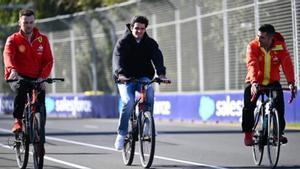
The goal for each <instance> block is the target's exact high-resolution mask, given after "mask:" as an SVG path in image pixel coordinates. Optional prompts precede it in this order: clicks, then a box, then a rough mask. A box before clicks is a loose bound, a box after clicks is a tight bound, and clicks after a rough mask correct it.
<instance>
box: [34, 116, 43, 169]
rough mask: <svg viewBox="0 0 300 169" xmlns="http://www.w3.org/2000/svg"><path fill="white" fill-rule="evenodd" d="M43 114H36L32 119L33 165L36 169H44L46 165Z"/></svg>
mask: <svg viewBox="0 0 300 169" xmlns="http://www.w3.org/2000/svg"><path fill="white" fill-rule="evenodd" d="M42 120H43V118H42V115H41V113H34V116H33V119H32V132H33V163H34V169H42V168H43V164H44V155H45V147H44V137H45V134H44V133H45V132H44V123H43V121H42Z"/></svg>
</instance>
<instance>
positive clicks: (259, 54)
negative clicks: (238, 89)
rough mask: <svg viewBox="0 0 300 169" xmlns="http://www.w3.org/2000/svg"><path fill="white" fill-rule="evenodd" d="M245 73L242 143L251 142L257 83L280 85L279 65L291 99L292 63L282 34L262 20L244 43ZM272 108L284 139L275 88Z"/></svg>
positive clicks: (281, 101) (281, 102) (280, 94)
mask: <svg viewBox="0 0 300 169" xmlns="http://www.w3.org/2000/svg"><path fill="white" fill-rule="evenodd" d="M246 57H247V69H248V72H247V76H246V80H245V82H246V86H245V90H244V108H243V116H242V129H243V132H244V133H245V137H244V143H245V145H246V146H252V144H253V141H252V137H253V131H252V128H253V125H254V115H253V113H254V109H255V107H256V101H257V98H258V97H256V98H255V99H254V100H253V101H252V100H251V99H252V97H253V96H254V95H259V94H260V93H258V88H257V87H258V85H263V86H270V87H271V86H272V87H276V88H281V84H280V66H281V67H282V69H283V73H284V75H285V77H286V79H287V82H288V84H289V88H290V90H291V93H292V99H294V98H295V96H296V92H297V91H296V87H295V75H294V66H293V63H292V60H291V57H290V54H289V52H288V49H287V47H286V43H285V40H284V38H283V36H282V35H281V34H280V33H278V32H276V31H275V28H274V27H273V26H272V25H270V24H264V25H262V26H261V27H260V28H259V29H258V34H257V37H256V38H255V39H254V40H252V41H251V42H250V43H249V44H248V46H247V56H246ZM274 101H275V103H276V104H275V108H276V109H277V110H278V115H279V124H280V135H281V137H280V141H281V142H282V143H287V138H286V137H284V136H283V134H284V129H285V119H284V113H285V112H284V98H283V92H282V90H280V91H278V92H277V97H276V98H275V100H274Z"/></svg>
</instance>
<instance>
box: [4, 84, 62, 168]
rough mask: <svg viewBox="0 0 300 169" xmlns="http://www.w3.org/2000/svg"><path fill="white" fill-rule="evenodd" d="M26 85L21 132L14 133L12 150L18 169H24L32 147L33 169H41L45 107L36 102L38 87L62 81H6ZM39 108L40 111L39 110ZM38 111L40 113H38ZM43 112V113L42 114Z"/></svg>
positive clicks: (43, 152)
mask: <svg viewBox="0 0 300 169" xmlns="http://www.w3.org/2000/svg"><path fill="white" fill-rule="evenodd" d="M16 81H17V83H19V84H21V83H26V85H28V86H29V88H28V89H27V90H26V96H27V97H26V104H25V108H24V112H23V119H22V123H23V125H22V130H21V131H18V132H15V140H14V143H13V148H14V149H15V154H16V159H17V164H18V167H19V168H20V169H25V168H26V166H27V163H28V156H29V144H32V145H33V163H34V169H42V168H43V165H44V155H45V147H44V143H45V122H46V114H45V113H46V111H45V109H44V108H45V107H44V105H43V106H39V105H38V104H39V103H38V100H37V92H38V90H37V89H38V86H39V85H40V84H42V83H44V82H47V83H54V82H56V81H64V79H63V78H48V79H45V80H42V81H35V80H28V79H19V80H7V82H8V83H11V82H16ZM38 106H39V107H38ZM39 108H40V109H39ZM38 110H40V112H38ZM42 112H44V113H42Z"/></svg>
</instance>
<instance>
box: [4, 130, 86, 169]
mask: <svg viewBox="0 0 300 169" xmlns="http://www.w3.org/2000/svg"><path fill="white" fill-rule="evenodd" d="M0 131H2V132H6V133H11V131H10V130H6V129H1V128H0ZM0 147H3V148H7V149H10V150H13V148H12V147H10V146H8V145H5V144H2V143H0ZM29 153H30V154H31V155H32V154H33V153H32V152H29ZM44 159H46V160H48V161H52V162H55V163H59V164H63V165H66V166H69V167H74V168H76V169H91V168H88V167H85V166H81V165H78V164H74V163H70V162H66V161H63V160H59V159H56V158H52V157H49V156H47V155H45V156H44Z"/></svg>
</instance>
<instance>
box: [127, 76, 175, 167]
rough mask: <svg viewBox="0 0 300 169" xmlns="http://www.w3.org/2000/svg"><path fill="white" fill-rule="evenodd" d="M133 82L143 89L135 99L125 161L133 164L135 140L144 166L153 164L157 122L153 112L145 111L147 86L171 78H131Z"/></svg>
mask: <svg viewBox="0 0 300 169" xmlns="http://www.w3.org/2000/svg"><path fill="white" fill-rule="evenodd" d="M129 81H130V82H133V83H139V84H141V86H142V87H141V91H140V94H139V95H138V97H137V98H136V100H135V103H134V107H135V109H134V110H133V111H132V112H131V116H130V122H129V131H128V134H127V136H126V138H125V143H124V148H123V151H122V156H123V162H124V164H125V165H131V164H132V161H133V158H134V154H135V142H136V141H139V143H140V161H141V164H142V166H143V167H144V168H149V167H150V166H151V165H152V162H153V158H154V152H155V137H156V132H155V123H154V118H153V114H152V113H151V112H150V111H145V109H144V107H145V103H146V98H147V96H146V94H147V92H146V91H147V88H148V86H150V85H151V84H152V83H154V82H155V83H158V84H160V83H171V81H170V80H162V79H160V78H154V79H153V80H151V81H141V80H137V79H131V80H129Z"/></svg>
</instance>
